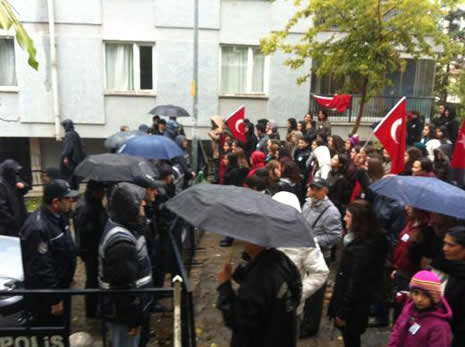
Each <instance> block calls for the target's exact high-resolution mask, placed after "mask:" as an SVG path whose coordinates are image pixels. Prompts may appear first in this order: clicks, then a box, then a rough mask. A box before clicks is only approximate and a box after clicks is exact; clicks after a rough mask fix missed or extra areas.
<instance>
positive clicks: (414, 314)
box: [388, 271, 452, 347]
mask: <svg viewBox="0 0 465 347" xmlns="http://www.w3.org/2000/svg"><path fill="white" fill-rule="evenodd" d="M451 318H452V311H451V309H450V307H449V304H448V303H447V301H446V299H444V297H442V296H441V281H440V280H439V277H438V276H436V275H435V274H434V273H433V272H430V271H420V272H417V273H416V274H415V276H413V278H412V280H411V281H410V299H409V301H408V302H407V304H406V305H405V307H404V309H403V310H402V313H401V314H400V316H399V318H398V319H397V322H396V324H395V325H394V328H393V330H392V334H391V337H390V339H389V344H388V347H417V346H421V347H449V346H450V345H451V343H452V332H451V329H450V325H449V322H450V320H451Z"/></svg>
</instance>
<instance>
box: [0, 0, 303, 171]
mask: <svg viewBox="0 0 465 347" xmlns="http://www.w3.org/2000/svg"><path fill="white" fill-rule="evenodd" d="M10 2H11V3H12V5H13V6H14V8H15V9H16V10H17V12H18V13H19V18H20V20H21V21H22V22H23V23H24V26H25V27H26V29H27V31H28V33H29V34H30V36H31V37H32V39H33V40H34V43H35V46H36V49H37V58H38V61H39V71H35V70H33V69H32V68H30V67H29V66H28V65H27V55H26V53H25V52H24V51H23V50H22V49H21V48H20V47H19V46H18V45H17V43H16V42H15V40H14V39H13V38H14V36H13V34H14V33H12V32H2V31H0V152H2V153H3V154H2V155H3V157H5V156H7V154H8V155H10V157H12V155H11V154H12V153H11V152H12V151H15V150H17V151H20V149H19V148H22V150H21V151H22V152H24V153H22V155H23V157H24V158H26V157H27V155H26V152H28V151H29V153H28V154H29V157H30V160H31V162H32V163H31V168H32V169H38V168H41V167H42V168H43V167H45V166H56V165H57V164H58V155H59V153H60V151H61V143H60V142H57V141H56V139H55V138H56V131H55V116H54V111H53V88H52V86H53V84H52V74H51V69H52V66H51V64H50V31H49V29H50V28H49V18H48V6H47V1H46V0H29V1H24V0H12V1H10ZM51 3H54V12H55V18H54V23H55V40H56V52H57V74H58V79H57V86H58V88H57V90H58V102H59V110H60V112H59V116H60V118H61V119H62V120H63V119H67V118H69V119H72V120H73V121H74V122H75V124H76V129H77V131H78V132H79V133H80V135H81V137H82V138H83V139H84V140H85V144H86V146H87V150H88V152H90V153H95V152H101V151H103V146H102V144H103V141H102V140H103V139H104V138H106V137H108V136H109V135H111V134H113V133H115V132H116V131H118V130H119V127H120V126H121V125H128V126H129V127H130V128H131V129H136V128H137V127H138V126H139V125H140V124H147V125H149V126H150V124H151V116H150V115H149V114H148V112H149V111H150V109H151V108H153V107H154V106H155V105H158V104H175V105H179V106H182V107H184V108H186V109H187V110H188V111H189V112H191V111H192V104H193V99H192V96H191V80H192V75H193V21H194V18H193V13H194V10H193V4H194V1H193V0H176V1H173V0H80V1H76V2H75V1H68V0H63V1H51ZM199 4H200V8H199V27H200V31H199V80H198V86H199V93H198V98H199V99H198V102H199V122H198V124H199V128H200V135H201V137H205V135H206V133H207V131H208V129H209V127H210V120H209V119H210V117H211V116H213V115H217V114H218V115H221V116H223V117H226V116H227V115H228V114H230V113H231V112H232V111H234V110H235V109H236V108H237V107H238V106H240V105H245V106H246V117H247V118H249V119H251V120H252V121H255V120H257V119H259V118H268V119H275V120H277V121H278V123H279V124H280V125H281V126H285V125H286V120H287V118H289V117H297V118H302V117H303V115H304V114H305V113H306V112H307V111H308V108H309V92H310V85H309V82H307V83H306V84H303V85H300V86H298V85H297V84H296V78H297V77H298V76H299V75H301V74H303V73H304V72H305V71H309V69H310V64H311V62H309V63H308V64H309V65H308V66H306V67H304V68H302V69H301V70H300V71H292V70H290V69H289V68H288V67H287V66H284V65H283V62H284V60H285V56H284V55H283V54H282V53H276V54H274V55H272V56H266V57H265V56H263V54H262V53H261V52H260V50H259V40H260V39H261V38H262V37H264V36H266V35H268V34H270V33H271V32H273V31H276V30H281V29H282V28H283V27H284V25H285V23H286V22H287V20H288V19H289V18H290V17H291V16H292V14H293V13H294V11H295V8H294V7H293V6H292V2H291V1H286V0H277V1H272V2H270V1H264V0H199ZM304 29H305V23H303V24H301V26H299V25H298V26H296V27H295V28H294V29H293V30H294V32H293V33H292V34H291V36H290V37H291V39H292V38H293V39H298V38H299V36H300V35H302V33H303V32H304ZM181 122H182V123H183V124H184V126H185V128H186V130H187V134H188V137H189V135H190V128H191V125H192V120H191V119H182V120H181ZM61 131H62V129H61ZM15 141H16V142H15ZM15 143H16V145H15ZM26 147H27V148H26ZM13 157H14V156H13ZM23 161H24V160H23Z"/></svg>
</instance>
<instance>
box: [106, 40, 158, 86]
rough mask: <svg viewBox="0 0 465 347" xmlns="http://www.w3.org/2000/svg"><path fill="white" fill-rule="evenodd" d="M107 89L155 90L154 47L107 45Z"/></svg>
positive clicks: (127, 44)
mask: <svg viewBox="0 0 465 347" xmlns="http://www.w3.org/2000/svg"><path fill="white" fill-rule="evenodd" d="M105 75H106V78H105V83H106V84H105V89H107V90H115V91H132V90H153V89H154V88H153V46H152V45H142V44H137V43H106V44H105Z"/></svg>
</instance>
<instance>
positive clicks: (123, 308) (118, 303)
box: [98, 219, 153, 328]
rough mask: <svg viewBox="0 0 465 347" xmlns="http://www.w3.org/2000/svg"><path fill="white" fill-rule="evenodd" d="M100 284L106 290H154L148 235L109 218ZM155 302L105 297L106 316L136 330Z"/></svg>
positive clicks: (101, 251)
mask: <svg viewBox="0 0 465 347" xmlns="http://www.w3.org/2000/svg"><path fill="white" fill-rule="evenodd" d="M98 281H99V286H100V287H101V288H103V289H118V288H119V289H124V288H146V287H152V286H153V284H152V265H151V262H150V257H149V255H148V251H147V247H146V243H145V238H144V236H143V235H141V234H138V233H137V232H132V231H130V230H128V229H126V228H125V227H124V226H122V225H119V224H117V223H115V222H113V221H112V220H111V219H109V220H108V222H107V224H106V226H105V232H104V233H103V236H102V240H101V241H100V246H99V279H98ZM151 301H152V297H151V295H148V294H137V295H128V294H121V295H109V296H104V298H103V303H102V305H101V306H102V307H101V310H102V315H103V316H104V317H105V318H106V319H108V320H111V321H115V322H119V323H123V324H127V325H128V327H129V328H135V327H138V326H140V325H141V324H142V317H143V313H144V312H147V311H148V309H149V307H150V304H151Z"/></svg>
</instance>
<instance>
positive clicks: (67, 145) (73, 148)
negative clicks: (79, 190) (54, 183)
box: [60, 120, 86, 189]
mask: <svg viewBox="0 0 465 347" xmlns="http://www.w3.org/2000/svg"><path fill="white" fill-rule="evenodd" d="M62 125H63V127H64V128H65V137H64V138H63V149H62V152H61V158H60V174H61V177H62V178H63V179H65V180H68V181H70V180H71V178H72V175H73V171H74V169H75V168H76V166H77V165H78V164H79V163H80V162H81V161H82V160H84V158H85V157H86V152H85V150H84V146H83V145H82V141H81V137H80V136H79V134H78V133H77V132H76V131H75V130H74V124H73V122H72V121H71V120H65V121H63V123H62ZM65 158H67V159H68V165H65V163H64V162H63V160H64V159H65ZM72 188H73V189H75V188H76V186H75V185H74V186H72Z"/></svg>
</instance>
